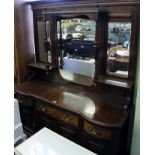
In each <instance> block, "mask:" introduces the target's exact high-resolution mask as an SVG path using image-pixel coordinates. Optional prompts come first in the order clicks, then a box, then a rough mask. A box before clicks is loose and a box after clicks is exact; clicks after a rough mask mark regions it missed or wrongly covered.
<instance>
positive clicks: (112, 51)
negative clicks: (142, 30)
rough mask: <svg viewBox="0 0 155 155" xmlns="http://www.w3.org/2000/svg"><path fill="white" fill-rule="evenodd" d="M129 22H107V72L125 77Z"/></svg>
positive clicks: (126, 75)
mask: <svg viewBox="0 0 155 155" xmlns="http://www.w3.org/2000/svg"><path fill="white" fill-rule="evenodd" d="M130 38H131V23H124V22H109V24H108V50H107V55H108V58H107V74H109V75H115V76H120V77H124V78H127V77H128V66H129V54H130V53H129V52H130Z"/></svg>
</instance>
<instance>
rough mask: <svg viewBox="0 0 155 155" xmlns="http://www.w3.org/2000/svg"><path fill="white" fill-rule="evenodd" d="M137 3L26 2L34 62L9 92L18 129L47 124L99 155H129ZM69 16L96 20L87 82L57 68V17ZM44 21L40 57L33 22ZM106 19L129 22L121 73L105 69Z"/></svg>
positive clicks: (103, 0) (119, 0)
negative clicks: (66, 76) (127, 51)
mask: <svg viewBox="0 0 155 155" xmlns="http://www.w3.org/2000/svg"><path fill="white" fill-rule="evenodd" d="M139 4H140V2H139V1H138V0H128V1H127V0H117V1H114V0H98V1H95V0H89V1H87V0H84V1H80V0H78V1H72V0H60V1H39V2H29V3H27V5H30V6H31V7H32V11H33V22H34V43H35V58H36V61H35V62H31V64H28V70H29V71H30V72H31V73H32V74H31V76H28V78H27V80H26V81H25V82H23V83H21V84H20V85H19V86H18V87H17V88H16V90H15V96H16V98H17V99H18V100H19V108H20V114H21V121H22V123H23V128H24V132H25V133H26V134H27V135H28V136H31V135H33V134H34V133H36V132H37V131H38V130H40V129H41V128H43V127H47V128H49V129H51V130H53V131H55V132H56V133H58V134H60V135H62V136H64V137H66V138H68V139H70V140H71V141H74V142H75V143H77V144H79V145H81V146H83V147H85V148H87V149H89V150H91V151H93V152H95V153H97V154H99V155H129V154H130V146H131V137H132V124H133V116H134V104H133V91H134V80H135V70H136V55H137V54H136V49H137V46H138V45H137V40H138V32H139V30H138V26H139ZM86 8H87V9H86ZM80 10H81V12H80ZM75 17H76V18H83V19H85V20H86V19H91V20H92V19H93V20H94V21H96V27H97V28H96V35H95V39H96V40H95V41H96V42H97V44H96V43H95V47H96V46H97V50H96V51H97V52H96V55H95V75H94V79H93V82H92V83H93V84H92V85H91V86H87V85H83V84H79V83H74V82H73V81H67V80H65V79H64V78H62V76H61V74H60V69H62V67H63V59H62V55H61V53H59V47H60V46H62V40H61V39H60V44H59V45H58V40H57V35H58V34H57V22H58V21H59V22H60V21H61V20H62V19H63V20H64V19H68V18H75ZM47 20H48V21H49V23H50V44H51V46H50V47H49V43H48V42H47V41H48V39H47V32H46V34H45V36H41V37H42V38H43V39H45V40H44V45H45V46H44V47H45V53H46V54H45V55H46V58H45V59H44V60H41V54H42V53H40V52H42V51H41V48H40V45H39V43H40V41H38V38H39V37H40V34H39V28H38V27H37V26H38V25H39V24H38V23H37V22H38V21H41V22H42V21H43V22H45V27H47V25H46V21H47ZM108 22H131V24H132V27H131V43H130V55H129V58H128V60H127V62H125V63H128V76H127V78H124V77H121V76H120V77H119V76H115V75H109V74H107V66H108V65H107V61H108V60H107V48H108V41H107V40H108ZM60 24H61V23H60ZM42 25H43V24H42ZM60 27H61V25H60ZM45 31H46V30H45ZM88 31H89V29H88ZM60 37H62V36H61V30H60ZM63 46H64V45H63ZM83 47H84V46H83V45H82V46H81V48H83ZM47 51H50V52H51V53H52V54H51V61H50V62H47V61H48V56H47V53H48V52H47ZM59 59H60V62H59ZM59 63H60V64H59ZM121 63H122V62H121ZM68 149H69V148H68Z"/></svg>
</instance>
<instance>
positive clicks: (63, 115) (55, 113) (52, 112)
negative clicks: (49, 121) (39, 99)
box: [37, 104, 78, 127]
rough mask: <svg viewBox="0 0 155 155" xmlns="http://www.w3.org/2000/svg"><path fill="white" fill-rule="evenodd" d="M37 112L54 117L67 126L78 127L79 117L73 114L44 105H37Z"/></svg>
mask: <svg viewBox="0 0 155 155" xmlns="http://www.w3.org/2000/svg"><path fill="white" fill-rule="evenodd" d="M37 110H38V111H41V112H43V113H45V114H47V115H49V116H52V117H54V118H56V119H58V120H61V121H63V122H65V123H67V124H70V125H72V126H75V127H78V117H77V116H75V115H73V114H70V113H68V112H64V111H61V110H58V109H56V108H53V107H50V106H47V105H44V104H37Z"/></svg>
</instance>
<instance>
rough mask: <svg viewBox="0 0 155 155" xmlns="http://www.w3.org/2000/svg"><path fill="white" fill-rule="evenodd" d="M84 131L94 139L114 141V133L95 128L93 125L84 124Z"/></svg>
mask: <svg viewBox="0 0 155 155" xmlns="http://www.w3.org/2000/svg"><path fill="white" fill-rule="evenodd" d="M84 131H85V132H87V133H88V134H90V135H92V136H93V137H96V138H99V139H104V140H112V132H111V131H109V130H107V129H103V128H101V127H98V126H95V125H93V124H91V123H88V122H86V121H85V122H84Z"/></svg>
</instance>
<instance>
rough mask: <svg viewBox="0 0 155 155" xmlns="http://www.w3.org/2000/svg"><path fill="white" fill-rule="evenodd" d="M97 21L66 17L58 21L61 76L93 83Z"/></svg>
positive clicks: (74, 80) (83, 82)
mask: <svg viewBox="0 0 155 155" xmlns="http://www.w3.org/2000/svg"><path fill="white" fill-rule="evenodd" d="M95 33H96V22H95V21H91V20H86V19H76V18H75V19H64V20H61V21H59V22H58V23H57V37H58V47H59V66H60V74H61V76H62V77H63V78H64V79H66V80H69V81H73V82H75V83H80V84H84V85H88V86H90V85H92V84H93V78H94V73H95V53H96V42H95Z"/></svg>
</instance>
